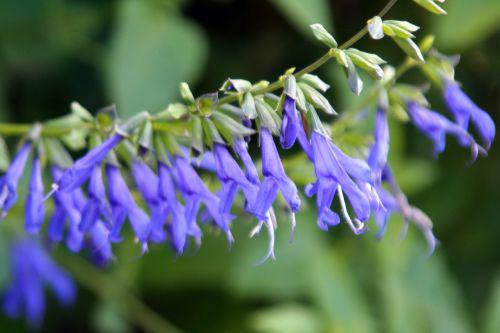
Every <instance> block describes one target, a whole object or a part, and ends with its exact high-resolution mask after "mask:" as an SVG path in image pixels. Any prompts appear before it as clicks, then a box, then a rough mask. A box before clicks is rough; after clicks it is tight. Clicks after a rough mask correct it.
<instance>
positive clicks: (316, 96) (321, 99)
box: [299, 60, 350, 115]
mask: <svg viewBox="0 0 500 333" xmlns="http://www.w3.org/2000/svg"><path fill="white" fill-rule="evenodd" d="M349 61H350V60H349ZM299 86H300V89H302V92H303V93H304V96H305V97H306V100H307V101H308V102H309V103H311V104H312V105H313V106H314V107H316V108H318V109H321V110H322V111H323V112H325V113H327V114H334V115H336V114H337V112H335V110H334V108H333V107H332V106H331V105H330V102H328V100H327V99H326V98H325V96H323V95H322V94H321V93H320V92H318V91H317V90H316V89H314V88H312V87H310V86H308V85H307V84H305V83H303V82H300V83H299Z"/></svg>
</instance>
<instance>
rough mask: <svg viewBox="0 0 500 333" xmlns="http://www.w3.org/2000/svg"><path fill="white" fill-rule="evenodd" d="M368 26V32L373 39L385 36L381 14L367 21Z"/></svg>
mask: <svg viewBox="0 0 500 333" xmlns="http://www.w3.org/2000/svg"><path fill="white" fill-rule="evenodd" d="M366 27H367V28H368V33H369V34H370V37H371V38H373V39H382V38H383V37H384V31H383V30H382V19H381V18H380V16H375V17H374V18H371V19H369V20H368V22H367V23H366Z"/></svg>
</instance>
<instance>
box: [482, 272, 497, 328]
mask: <svg viewBox="0 0 500 333" xmlns="http://www.w3.org/2000/svg"><path fill="white" fill-rule="evenodd" d="M483 327H484V330H483V332H484V333H497V332H500V275H497V278H496V279H495V281H494V282H493V284H492V287H491V292H490V296H489V302H488V307H487V308H486V313H485V317H484V325H483Z"/></svg>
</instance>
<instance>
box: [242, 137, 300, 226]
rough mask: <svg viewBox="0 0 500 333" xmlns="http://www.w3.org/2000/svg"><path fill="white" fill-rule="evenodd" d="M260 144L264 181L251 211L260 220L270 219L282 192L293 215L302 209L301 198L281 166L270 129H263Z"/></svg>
mask: <svg viewBox="0 0 500 333" xmlns="http://www.w3.org/2000/svg"><path fill="white" fill-rule="evenodd" d="M260 144H261V150H262V175H263V176H264V179H263V181H262V184H261V186H260V189H259V192H258V194H257V197H258V198H259V199H258V200H256V201H255V203H254V204H253V207H251V209H250V211H251V212H252V213H253V214H254V215H255V216H256V217H257V218H258V219H260V220H262V221H265V220H267V219H268V216H267V215H268V212H269V210H270V209H271V206H272V204H273V202H274V200H275V198H276V195H277V194H278V191H281V194H283V197H284V198H285V200H286V202H287V203H288V205H289V207H290V209H291V211H292V212H293V213H295V212H297V211H298V210H299V208H300V198H299V194H298V191H297V187H296V186H295V184H294V183H293V182H292V181H291V180H290V178H288V176H287V175H286V173H285V170H284V169H283V165H282V164H281V158H280V156H279V154H278V150H277V149H276V146H275V144H274V141H273V137H272V134H271V132H270V131H269V129H267V128H265V127H262V128H261V131H260Z"/></svg>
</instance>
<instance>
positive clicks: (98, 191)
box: [78, 165, 112, 232]
mask: <svg viewBox="0 0 500 333" xmlns="http://www.w3.org/2000/svg"><path fill="white" fill-rule="evenodd" d="M88 195H89V196H88V200H87V201H86V203H85V206H84V209H83V210H82V218H81V222H80V224H79V226H78V227H79V229H80V231H82V232H87V231H89V230H90V229H91V228H92V227H93V226H94V225H95V223H96V222H97V221H98V220H99V218H101V217H102V218H103V219H104V221H105V222H106V223H107V226H108V229H111V225H112V222H111V209H110V208H109V205H108V202H107V199H106V190H105V187H104V182H103V180H102V171H101V166H100V165H96V166H95V167H94V170H93V171H92V175H91V176H90V181H89V187H88Z"/></svg>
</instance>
